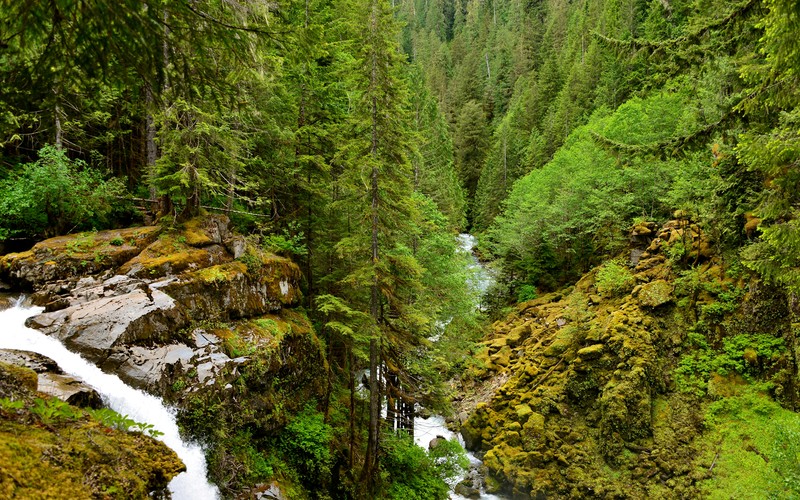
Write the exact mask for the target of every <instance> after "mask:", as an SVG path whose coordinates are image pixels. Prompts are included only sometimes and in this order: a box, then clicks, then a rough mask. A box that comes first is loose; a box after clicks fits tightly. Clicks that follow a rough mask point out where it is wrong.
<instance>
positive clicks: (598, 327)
mask: <svg viewBox="0 0 800 500" xmlns="http://www.w3.org/2000/svg"><path fill="white" fill-rule="evenodd" d="M711 248H712V245H711V243H710V241H709V239H708V238H707V237H706V236H705V235H704V234H703V233H702V231H701V230H700V228H699V227H698V226H697V225H695V224H693V223H691V221H688V220H685V219H678V220H673V221H670V222H669V223H667V224H666V225H664V226H663V227H661V228H657V227H656V226H655V225H654V224H640V225H639V226H637V227H636V228H634V230H633V232H632V235H631V250H630V254H626V255H625V256H621V257H620V259H618V260H617V261H614V262H609V263H607V264H605V265H604V266H601V267H599V268H597V269H595V270H593V271H592V272H591V273H589V274H588V275H586V276H584V277H583V279H581V280H580V281H579V282H578V283H577V284H576V285H575V286H573V287H570V288H567V289H565V290H562V291H560V292H557V293H552V294H549V295H547V296H544V297H541V298H537V299H535V300H532V301H529V302H525V303H522V304H519V305H518V306H517V308H516V310H515V311H514V312H512V313H511V314H510V315H509V316H508V317H507V318H506V319H505V320H503V321H499V322H497V323H495V324H494V325H493V328H492V331H491V333H490V334H489V335H488V337H487V338H486V339H485V341H484V342H483V350H482V351H481V352H480V353H479V355H478V359H477V361H476V363H475V364H474V366H473V367H472V368H471V369H470V370H469V373H468V374H467V376H466V377H465V378H464V381H463V382H464V385H465V386H466V387H467V388H468V390H467V392H466V396H465V399H464V400H463V401H462V402H461V404H462V406H463V407H464V408H466V409H467V410H469V418H468V419H466V421H464V422H463V424H462V426H461V432H462V434H463V437H464V439H465V441H466V444H467V447H468V448H471V449H474V450H480V451H482V452H483V453H484V455H483V460H484V463H485V464H486V466H487V467H488V470H489V473H490V477H489V484H490V485H491V486H492V487H493V489H495V490H504V491H506V492H507V493H510V494H512V495H513V496H514V497H515V498H529V497H530V498H589V497H592V498H593V497H597V498H689V497H706V496H714V495H717V496H718V497H719V498H734V497H739V496H740V495H742V494H744V495H746V496H748V495H749V497H751V498H766V497H768V496H770V495H772V496H775V497H780V498H783V497H786V498H788V497H791V496H793V495H796V494H797V492H798V487H800V481H798V479H799V478H800V477H799V476H798V471H799V470H800V468H798V466H800V462H798V456H797V455H796V452H797V451H798V446H797V445H795V444H787V441H786V438H785V436H787V435H795V434H796V433H797V432H800V419H798V416H797V414H796V413H794V412H793V411H791V410H794V409H795V407H796V402H797V398H798V387H797V383H796V382H797V364H796V358H795V352H796V349H797V343H796V339H795V328H793V325H792V320H791V318H793V317H795V314H796V312H792V311H791V310H790V309H789V307H788V306H789V305H790V304H791V301H790V300H788V299H789V298H788V297H787V296H786V295H785V294H784V293H783V292H781V291H780V290H777V289H773V288H771V287H769V286H767V285H766V284H764V283H762V282H760V281H758V280H756V279H754V278H751V277H749V276H747V275H746V274H745V273H743V272H742V270H741V269H740V268H738V267H736V266H730V265H729V266H727V267H726V262H725V261H723V259H721V258H720V257H717V256H714V254H713V252H712V251H711ZM778 403H780V404H778ZM781 405H782V406H781ZM782 436H784V437H782ZM793 454H794V455H793Z"/></svg>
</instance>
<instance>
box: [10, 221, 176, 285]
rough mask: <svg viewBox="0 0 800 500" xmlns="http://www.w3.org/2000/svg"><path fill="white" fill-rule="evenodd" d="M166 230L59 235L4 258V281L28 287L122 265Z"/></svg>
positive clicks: (144, 229)
mask: <svg viewBox="0 0 800 500" xmlns="http://www.w3.org/2000/svg"><path fill="white" fill-rule="evenodd" d="M161 232H162V228H161V227H159V226H145V227H136V228H130V229H113V230H108V231H93V232H88V233H79V234H71V235H66V236H58V237H56V238H50V239H48V240H44V241H41V242H39V243H37V244H36V245H34V247H33V248H32V249H30V250H28V251H27V252H22V253H11V254H7V255H4V256H2V257H0V280H3V281H7V282H8V283H10V284H12V285H14V286H16V287H19V288H22V289H26V290H31V289H33V288H38V287H41V286H42V285H44V284H46V283H52V282H55V281H58V280H64V279H70V278H77V277H81V276H87V275H91V274H96V273H99V272H101V271H105V270H108V269H113V268H116V267H119V266H120V265H122V264H123V263H125V262H126V261H128V260H130V259H131V258H133V257H135V256H136V255H138V254H139V253H140V252H141V251H142V250H143V249H144V248H145V247H146V246H148V245H150V244H151V243H152V242H153V241H155V239H156V238H157V237H158V235H159V234H160V233H161Z"/></svg>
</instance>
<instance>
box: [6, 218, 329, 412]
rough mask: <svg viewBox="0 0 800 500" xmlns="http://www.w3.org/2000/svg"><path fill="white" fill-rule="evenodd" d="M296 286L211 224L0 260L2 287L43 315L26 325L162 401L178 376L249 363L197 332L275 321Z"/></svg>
mask: <svg viewBox="0 0 800 500" xmlns="http://www.w3.org/2000/svg"><path fill="white" fill-rule="evenodd" d="M300 277H301V276H300V270H299V268H298V267H297V266H296V265H295V264H293V263H292V262H291V261H289V260H288V259H285V258H283V257H278V256H276V255H272V254H269V253H267V252H265V251H263V250H261V249H259V248H256V247H255V246H253V245H248V244H247V242H246V241H245V240H244V238H242V237H241V236H237V235H234V234H233V233H232V232H231V230H230V228H229V222H228V219H227V217H224V216H217V215H207V216H203V217H198V218H196V219H192V220H190V221H188V222H186V223H185V224H184V225H182V226H180V227H178V228H175V229H165V228H162V227H160V226H149V227H142V228H133V229H123V230H112V231H99V232H92V233H82V234H79V235H72V236H61V237H58V238H52V239H49V240H45V241H42V242H40V243H38V244H36V245H35V246H34V247H33V249H31V250H30V251H27V252H22V253H16V254H8V255H5V256H3V257H0V278H1V279H4V280H6V281H8V282H9V283H11V284H12V286H14V287H16V288H17V289H23V290H24V289H34V290H35V293H34V295H33V300H34V302H36V303H38V304H40V305H44V306H45V312H43V313H42V314H39V315H37V316H34V317H32V318H30V319H29V320H28V326H30V327H32V328H36V329H39V330H41V331H42V332H44V333H46V334H48V335H51V336H54V337H56V338H58V339H59V340H61V341H62V342H63V343H64V344H65V345H66V346H67V347H68V348H69V349H71V350H73V351H77V352H79V353H80V354H81V355H83V356H84V357H86V358H88V359H90V360H92V361H93V362H95V363H96V364H97V365H98V366H101V367H102V368H103V369H105V370H108V371H112V372H116V373H117V374H118V375H119V376H120V377H121V378H122V379H123V380H125V381H126V382H128V383H130V384H131V385H133V386H135V387H138V388H144V389H147V390H149V391H153V392H156V393H158V394H160V395H162V396H172V394H171V391H170V388H171V387H172V385H173V384H174V383H175V382H176V380H178V379H180V378H181V376H182V374H186V373H197V374H198V376H196V377H195V382H196V383H198V384H201V385H202V384H209V383H212V382H214V381H215V380H216V379H215V377H216V375H217V374H221V373H226V374H228V377H229V378H231V377H233V376H235V375H236V373H237V372H236V367H237V366H239V365H241V364H242V363H245V362H246V361H247V355H244V356H233V357H231V356H228V355H227V354H226V353H225V351H224V349H223V345H222V340H221V339H220V338H219V337H216V336H214V335H205V334H204V333H203V332H205V330H204V329H203V328H202V327H201V325H209V324H222V323H226V324H227V323H229V324H230V325H231V329H232V330H233V331H236V330H237V328H238V327H237V324H238V322H242V321H246V320H258V319H259V318H262V319H263V318H268V317H269V315H275V314H278V315H280V314H281V311H282V310H283V308H287V307H288V308H291V307H293V306H295V305H297V304H298V303H299V300H300V298H301V295H300V289H299V280H300ZM308 333H309V335H308V337H309V340H310V341H312V342H313V338H314V337H313V334H312V333H311V332H310V330H308ZM253 345H254V346H255V347H258V343H257V342H256V343H254V344H253ZM253 352H254V351H253ZM248 354H252V352H250V353H248ZM54 383H55V382H54ZM226 383H227V380H226ZM223 385H224V384H223Z"/></svg>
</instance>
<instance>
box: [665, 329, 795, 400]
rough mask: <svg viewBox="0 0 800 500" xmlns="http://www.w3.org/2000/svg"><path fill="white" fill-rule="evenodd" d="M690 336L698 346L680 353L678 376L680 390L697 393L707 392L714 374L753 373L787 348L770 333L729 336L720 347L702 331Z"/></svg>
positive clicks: (775, 358) (760, 370)
mask: <svg viewBox="0 0 800 500" xmlns="http://www.w3.org/2000/svg"><path fill="white" fill-rule="evenodd" d="M689 340H690V342H691V343H692V344H693V345H694V347H695V348H694V349H693V350H692V351H691V352H689V353H688V354H685V355H684V356H682V357H681V359H680V361H679V362H678V367H677V368H676V369H675V380H676V382H677V384H678V389H679V390H680V391H682V392H687V393H692V394H695V395H697V396H703V395H705V394H706V391H707V390H708V381H709V379H710V377H711V374H713V373H716V374H718V375H720V376H723V377H725V376H728V375H730V374H733V373H736V374H739V375H744V376H753V375H756V374H759V373H762V372H764V371H765V370H767V369H768V368H769V367H770V366H771V365H772V364H773V363H774V362H775V361H776V360H777V359H778V357H779V356H780V355H781V354H782V353H783V352H784V351H785V350H786V347H785V344H784V340H783V339H782V338H779V337H775V336H773V335H770V334H740V335H735V336H732V337H727V338H724V339H723V340H722V347H721V349H718V350H717V349H713V348H712V347H711V346H710V345H709V343H708V342H707V341H706V339H705V336H703V335H702V334H699V333H694V332H693V333H690V334H689Z"/></svg>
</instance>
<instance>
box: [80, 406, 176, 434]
mask: <svg viewBox="0 0 800 500" xmlns="http://www.w3.org/2000/svg"><path fill="white" fill-rule="evenodd" d="M86 413H88V414H89V415H90V416H91V417H92V418H94V419H95V420H98V421H100V422H101V423H102V424H103V425H105V426H107V427H111V428H113V429H117V430H120V431H134V432H141V433H143V434H147V435H148V436H150V437H158V436H163V435H164V433H163V432H161V431H158V430H156V429H155V428H154V427H153V425H152V424H147V423H143V422H137V421H135V420H133V419H132V418H129V417H128V416H127V415H121V414H119V413H117V412H115V411H114V410H112V409H110V408H100V409H98V410H94V409H91V408H88V409H86Z"/></svg>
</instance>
